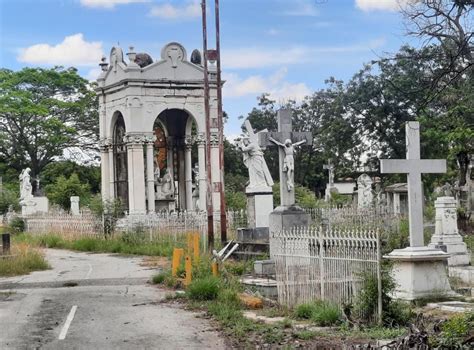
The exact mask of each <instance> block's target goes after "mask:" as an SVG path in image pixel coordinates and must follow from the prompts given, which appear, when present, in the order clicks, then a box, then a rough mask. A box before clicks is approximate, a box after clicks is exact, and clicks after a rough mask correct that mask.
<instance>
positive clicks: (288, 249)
mask: <svg viewBox="0 0 474 350" xmlns="http://www.w3.org/2000/svg"><path fill="white" fill-rule="evenodd" d="M270 255H271V257H272V259H274V261H275V264H276V279H277V287H278V299H279V302H280V303H281V304H285V305H287V306H290V307H293V306H295V305H298V304H301V303H305V302H309V301H314V300H318V299H319V300H328V301H331V302H334V303H336V304H338V305H342V304H349V303H353V302H354V301H355V298H356V297H357V295H358V293H359V292H360V291H361V288H362V287H363V285H364V280H365V278H366V277H367V276H371V277H372V278H375V280H376V281H377V285H378V290H379V293H378V294H379V296H378V299H379V300H378V301H377V303H376V304H377V305H376V308H375V310H374V315H372V316H371V317H374V318H377V317H378V315H379V313H380V312H381V288H380V283H381V278H380V260H381V258H380V243H379V234H378V231H376V230H342V229H340V230H339V229H334V230H324V229H322V228H320V227H310V228H295V229H292V230H290V231H283V232H280V233H276V234H273V236H272V237H270ZM364 276H365V277H364Z"/></svg>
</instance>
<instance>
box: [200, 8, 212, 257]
mask: <svg viewBox="0 0 474 350" xmlns="http://www.w3.org/2000/svg"><path fill="white" fill-rule="evenodd" d="M201 9H202V45H203V56H204V62H203V63H204V113H205V114H206V163H207V170H206V172H207V196H206V199H207V245H208V247H209V251H212V248H213V247H214V208H213V205H212V192H213V188H212V177H211V168H212V167H211V121H210V108H209V75H208V68H207V59H208V57H207V22H206V21H207V20H206V0H202V2H201Z"/></svg>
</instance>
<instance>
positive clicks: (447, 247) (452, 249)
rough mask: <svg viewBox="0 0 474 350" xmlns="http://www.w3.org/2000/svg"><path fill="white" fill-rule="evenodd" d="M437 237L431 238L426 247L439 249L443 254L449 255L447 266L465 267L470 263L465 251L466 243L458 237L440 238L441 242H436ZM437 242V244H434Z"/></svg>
mask: <svg viewBox="0 0 474 350" xmlns="http://www.w3.org/2000/svg"><path fill="white" fill-rule="evenodd" d="M437 239H438V237H436V236H433V237H432V238H431V242H432V243H430V244H428V247H430V248H433V249H440V250H442V251H443V252H446V253H448V254H449V258H448V265H449V266H466V265H469V263H470V261H471V257H470V254H469V253H468V251H467V246H466V243H464V242H463V240H462V237H461V236H460V235H457V236H452V237H449V236H442V241H438V242H437ZM434 242H437V243H434Z"/></svg>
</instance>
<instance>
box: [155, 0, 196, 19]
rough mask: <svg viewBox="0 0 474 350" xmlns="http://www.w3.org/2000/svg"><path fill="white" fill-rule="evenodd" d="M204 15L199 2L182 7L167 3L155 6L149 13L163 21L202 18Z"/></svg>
mask: <svg viewBox="0 0 474 350" xmlns="http://www.w3.org/2000/svg"><path fill="white" fill-rule="evenodd" d="M201 14H202V10H201V5H200V3H199V0H192V1H188V2H187V3H186V4H184V5H182V6H177V5H172V4H171V3H166V4H162V5H157V6H153V7H152V8H151V10H150V12H149V15H150V16H152V17H158V18H163V19H171V20H176V19H191V18H197V17H200V16H201Z"/></svg>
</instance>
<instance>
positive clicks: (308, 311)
mask: <svg viewBox="0 0 474 350" xmlns="http://www.w3.org/2000/svg"><path fill="white" fill-rule="evenodd" d="M315 310H316V306H315V303H314V302H313V303H304V304H300V305H298V306H297V307H296V309H295V317H296V318H299V319H304V320H309V319H310V318H311V316H312V315H313V313H314V312H315Z"/></svg>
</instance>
